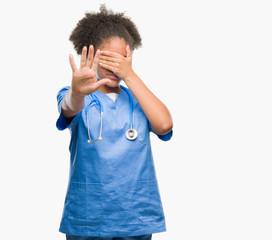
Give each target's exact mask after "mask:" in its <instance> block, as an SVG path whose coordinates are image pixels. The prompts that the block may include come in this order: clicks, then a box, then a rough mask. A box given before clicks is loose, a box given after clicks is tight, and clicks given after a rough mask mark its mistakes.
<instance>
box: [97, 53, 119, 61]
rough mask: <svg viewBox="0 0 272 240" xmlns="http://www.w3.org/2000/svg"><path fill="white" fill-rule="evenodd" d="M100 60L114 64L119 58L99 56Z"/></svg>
mask: <svg viewBox="0 0 272 240" xmlns="http://www.w3.org/2000/svg"><path fill="white" fill-rule="evenodd" d="M100 60H106V61H110V62H116V61H119V58H115V57H107V56H104V55H102V54H101V55H100Z"/></svg>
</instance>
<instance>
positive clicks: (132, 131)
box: [86, 85, 138, 143]
mask: <svg viewBox="0 0 272 240" xmlns="http://www.w3.org/2000/svg"><path fill="white" fill-rule="evenodd" d="M120 86H121V88H122V89H123V90H124V91H125V92H126V93H127V95H128V97H129V105H130V106H129V108H130V114H129V121H130V124H129V125H130V129H128V130H127V132H126V137H127V139H128V140H134V139H136V138H137V135H138V134H137V131H136V130H135V129H133V98H132V95H131V93H130V92H129V91H128V89H126V88H125V87H124V86H122V85H120ZM91 98H92V100H91V102H90V103H89V104H88V107H87V113H86V116H87V131H88V137H89V139H88V143H91V142H97V141H100V140H102V125H103V104H102V103H101V101H100V100H99V99H98V98H97V97H96V96H95V95H94V94H93V93H92V94H91ZM92 103H96V104H98V105H99V107H100V132H99V137H98V139H96V140H92V139H91V134H90V127H89V110H90V107H91V106H92Z"/></svg>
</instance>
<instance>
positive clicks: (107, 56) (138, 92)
mask: <svg viewBox="0 0 272 240" xmlns="http://www.w3.org/2000/svg"><path fill="white" fill-rule="evenodd" d="M100 48H101V50H102V51H101V50H100ZM86 54H87V48H86V47H84V48H83V50H82V55H81V63H80V68H79V69H77V67H76V65H75V63H74V59H73V57H72V55H70V64H71V68H72V70H73V79H72V87H71V89H69V91H68V92H67V94H66V97H65V101H63V106H62V107H63V114H64V116H65V117H72V116H75V115H76V114H77V113H79V112H80V111H81V110H82V109H83V108H84V106H85V102H84V101H85V100H84V96H85V95H89V94H91V93H92V92H94V91H96V90H98V91H101V92H103V93H109V92H116V93H119V92H120V89H121V87H120V81H121V79H122V80H123V81H124V82H125V83H126V85H127V87H128V88H129V89H130V90H131V92H132V94H133V95H134V96H135V98H136V99H137V101H138V103H139V104H140V106H141V108H142V109H143V111H144V113H145V115H146V117H147V118H148V120H149V121H150V123H151V126H152V130H153V131H154V132H155V133H157V134H160V135H164V134H166V133H168V132H169V131H171V129H172V127H173V123H172V119H171V116H170V113H169V111H168V109H167V108H166V106H165V105H164V104H163V103H162V102H161V101H160V100H159V99H158V98H157V97H156V96H155V95H154V94H153V93H152V92H151V91H150V90H149V89H148V88H147V86H146V85H145V84H144V83H143V81H142V80H141V79H140V78H139V77H138V76H137V74H136V73H135V72H134V71H133V69H132V54H131V51H130V48H129V46H128V44H127V43H126V42H125V41H124V39H122V38H119V37H115V38H111V39H109V40H107V41H104V42H103V44H101V46H99V49H98V50H97V52H96V54H95V56H94V57H93V47H92V46H90V47H89V54H88V56H86ZM96 70H97V72H98V75H99V78H100V80H99V81H97V82H95V73H96Z"/></svg>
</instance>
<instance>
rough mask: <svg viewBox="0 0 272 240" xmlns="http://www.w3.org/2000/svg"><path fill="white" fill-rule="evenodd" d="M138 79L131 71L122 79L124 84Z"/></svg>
mask: <svg viewBox="0 0 272 240" xmlns="http://www.w3.org/2000/svg"><path fill="white" fill-rule="evenodd" d="M136 78H138V76H137V74H136V73H135V72H134V71H133V70H132V71H131V72H130V73H129V74H127V76H126V77H124V78H123V80H124V82H130V81H134V80H135V79H136Z"/></svg>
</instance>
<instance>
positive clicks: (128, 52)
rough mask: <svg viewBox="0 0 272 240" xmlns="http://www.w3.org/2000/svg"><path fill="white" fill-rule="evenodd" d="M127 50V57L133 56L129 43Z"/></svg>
mask: <svg viewBox="0 0 272 240" xmlns="http://www.w3.org/2000/svg"><path fill="white" fill-rule="evenodd" d="M126 50H127V57H131V51H130V47H129V45H127V47H126Z"/></svg>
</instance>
